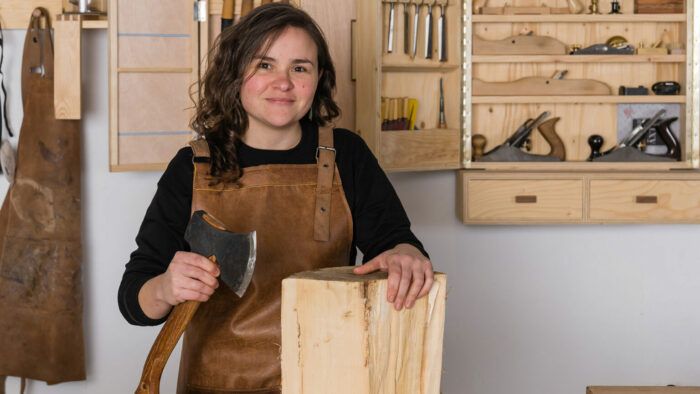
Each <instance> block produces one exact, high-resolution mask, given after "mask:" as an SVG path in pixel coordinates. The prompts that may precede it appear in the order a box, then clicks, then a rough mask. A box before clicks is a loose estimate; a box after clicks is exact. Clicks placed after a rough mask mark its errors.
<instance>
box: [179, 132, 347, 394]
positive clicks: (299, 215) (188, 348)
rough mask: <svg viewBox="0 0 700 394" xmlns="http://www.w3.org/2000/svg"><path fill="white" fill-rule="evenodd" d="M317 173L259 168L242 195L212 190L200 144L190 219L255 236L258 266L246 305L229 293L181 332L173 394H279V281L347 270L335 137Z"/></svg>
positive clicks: (324, 146)
mask: <svg viewBox="0 0 700 394" xmlns="http://www.w3.org/2000/svg"><path fill="white" fill-rule="evenodd" d="M319 145H320V146H319V149H318V156H319V160H318V164H293V165H292V164H290V165H286V164H285V165H277V164H275V165H261V166H256V167H249V168H246V169H245V170H244V171H243V176H242V177H241V179H240V180H239V184H238V185H222V184H218V185H216V186H211V185H210V179H209V176H208V173H209V163H208V162H207V161H208V160H206V159H207V158H208V157H209V149H208V147H207V144H206V141H204V140H199V141H195V142H193V143H192V148H193V150H194V156H195V159H194V161H195V174H194V190H193V196H192V211H193V212H194V211H196V210H200V209H203V210H205V211H207V212H208V213H210V214H212V215H213V216H214V217H216V218H217V219H219V220H220V221H222V222H223V223H224V224H225V225H226V227H227V229H229V230H230V231H234V232H249V231H253V230H255V231H257V245H258V246H257V258H256V267H255V272H254V273H253V278H252V281H251V283H250V285H249V287H248V290H247V291H246V293H245V295H244V296H243V298H238V296H236V295H235V294H234V293H233V292H232V291H231V290H230V289H229V288H228V287H226V286H225V285H222V286H220V287H219V288H218V289H217V290H216V292H215V293H214V295H213V296H212V297H211V298H210V299H209V301H207V302H206V303H204V304H202V305H201V306H200V307H199V310H198V311H197V314H196V315H195V316H194V318H193V319H192V321H191V323H190V325H189V326H188V328H187V331H186V332H185V338H184V342H183V349H182V358H181V363H180V376H179V382H178V392H179V393H200V394H203V393H256V394H263V393H279V392H280V387H281V382H280V379H281V368H280V349H281V331H280V313H281V312H280V311H281V309H280V302H281V296H282V279H284V278H286V277H288V276H290V275H291V274H294V273H297V272H300V271H306V270H313V269H318V268H324V267H331V266H342V265H347V264H348V261H349V258H350V248H351V245H352V216H351V213H350V208H349V206H348V203H347V201H346V200H345V193H344V191H343V187H342V184H341V182H340V175H339V173H338V170H337V168H336V166H335V151H334V150H333V132H332V130H330V129H322V130H321V131H320V132H319Z"/></svg>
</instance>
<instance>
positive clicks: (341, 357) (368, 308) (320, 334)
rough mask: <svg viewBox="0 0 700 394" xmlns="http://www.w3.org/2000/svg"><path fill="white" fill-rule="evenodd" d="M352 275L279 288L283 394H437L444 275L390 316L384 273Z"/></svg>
mask: <svg viewBox="0 0 700 394" xmlns="http://www.w3.org/2000/svg"><path fill="white" fill-rule="evenodd" d="M351 269H352V267H338V268H328V269H323V270H319V271H312V272H304V273H300V274H296V275H293V276H292V277H290V278H287V279H285V280H284V281H282V393H283V394H316V393H336V394H343V393H348V394H351V393H352V394H369V393H372V394H373V393H415V394H438V393H439V392H440V378H441V373H442V337H443V328H444V320H445V298H446V297H445V294H446V278H445V275H444V274H441V273H436V274H435V283H434V285H433V287H432V289H431V291H430V293H429V294H428V295H427V296H426V297H423V298H421V299H419V300H417V301H416V304H415V305H414V307H413V308H411V309H404V310H402V311H398V312H397V311H396V310H395V309H394V308H393V305H392V304H390V303H388V302H387V301H386V293H387V280H386V276H387V275H386V273H373V274H370V275H364V276H358V275H355V274H353V273H352V271H351Z"/></svg>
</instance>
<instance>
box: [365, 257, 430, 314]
mask: <svg viewBox="0 0 700 394" xmlns="http://www.w3.org/2000/svg"><path fill="white" fill-rule="evenodd" d="M377 270H381V271H384V272H388V273H389V278H388V291H387V294H386V299H387V301H388V302H391V303H393V304H394V309H396V310H397V311H399V310H401V308H403V307H406V308H409V309H410V308H412V307H413V305H414V304H415V302H416V299H417V298H421V297H423V296H424V295H426V294H428V292H429V291H430V287H431V286H432V285H433V264H432V263H431V262H430V260H428V258H427V257H425V256H423V254H422V253H421V252H420V251H419V250H418V249H417V248H416V247H415V246H413V245H410V244H398V245H396V246H395V247H394V248H393V249H389V250H387V251H386V252H384V253H382V254H380V255H378V256H377V257H375V258H373V259H372V260H370V261H368V262H366V263H365V264H363V265H361V266H359V267H357V268H355V269H354V270H353V272H354V273H355V274H357V275H364V274H369V273H371V272H374V271H377Z"/></svg>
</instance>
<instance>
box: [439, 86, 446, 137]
mask: <svg viewBox="0 0 700 394" xmlns="http://www.w3.org/2000/svg"><path fill="white" fill-rule="evenodd" d="M438 128H439V129H446V128H447V121H446V120H445V92H444V91H443V90H442V78H440V112H439V117H438Z"/></svg>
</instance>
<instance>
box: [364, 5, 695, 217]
mask: <svg viewBox="0 0 700 394" xmlns="http://www.w3.org/2000/svg"><path fill="white" fill-rule="evenodd" d="M577 1H578V0H577ZM429 2H430V1H429ZM392 3H393V4H392ZM408 3H409V5H410V4H412V3H413V2H412V1H410V0H409V1H408ZM416 3H422V4H423V5H422V6H420V7H418V9H419V13H420V17H419V19H418V20H419V21H421V22H420V25H422V24H423V23H422V20H423V18H424V17H425V15H426V13H427V12H428V8H427V7H426V6H425V3H426V2H421V1H416ZM430 3H433V2H430ZM475 3H481V4H480V6H481V7H484V6H486V5H485V4H483V3H488V5H487V6H488V7H489V8H488V11H489V12H498V11H499V8H502V9H503V10H502V12H505V9H506V8H508V10H507V11H508V12H515V14H496V15H493V14H475V13H474V11H475V10H473V9H472V4H473V3H472V2H459V1H450V2H449V3H448V6H447V10H448V19H447V26H448V32H449V34H448V37H449V38H450V39H451V41H448V46H449V48H450V49H449V50H448V61H447V62H437V61H435V60H434V59H435V58H434V57H433V59H432V60H426V59H424V58H423V57H422V56H421V58H419V59H412V58H411V57H410V56H406V55H405V54H404V53H403V52H402V43H401V39H402V37H403V34H402V29H403V27H402V24H403V23H404V22H403V20H404V18H403V15H402V7H403V1H401V0H397V1H391V2H389V1H388V0H387V1H385V2H381V1H379V0H376V1H362V2H358V3H357V6H358V31H360V32H362V34H363V35H362V36H361V37H362V38H361V39H360V40H358V43H359V42H361V43H362V45H361V46H359V55H358V57H359V58H361V59H362V62H358V64H357V82H358V85H357V108H358V111H357V114H358V117H357V125H358V129H359V130H360V131H361V133H362V135H363V137H364V138H365V139H366V140H367V142H368V144H369V145H370V147H371V148H372V149H373V150H374V152H375V154H376V155H377V156H378V157H379V159H380V163H381V164H382V166H383V167H384V168H385V169H386V170H389V171H404V170H411V171H414V170H435V169H451V168H460V169H461V170H460V171H459V172H458V187H457V189H458V199H457V200H458V201H457V205H458V207H457V209H458V216H459V217H460V219H461V220H463V221H464V223H468V224H503V223H607V222H623V223H630V222H700V173H699V172H698V167H699V166H700V134H699V133H700V117H699V115H700V108H699V107H698V99H699V98H700V86H699V85H698V82H699V79H698V73H700V69H699V68H698V66H697V56H698V48H699V37H700V33H699V32H698V31H697V29H696V26H695V21H697V20H700V18H699V16H700V13H699V12H698V10H697V9H696V7H695V4H694V1H693V0H687V1H686V3H685V7H684V12H683V13H676V14H634V13H633V10H634V0H621V1H619V4H620V5H621V11H622V14H608V12H610V11H611V2H610V1H609V0H601V1H599V2H598V6H599V11H600V12H601V14H586V13H585V12H586V11H588V9H587V10H586V11H584V13H581V14H572V13H568V14H551V13H550V14H546V13H545V12H542V11H543V8H548V9H547V10H544V11H551V12H558V13H561V12H567V7H569V5H570V3H571V1H564V0H544V1H542V0H514V1H513V0H509V1H506V0H490V1H488V2H485V1H479V2H475ZM506 3H507V4H506ZM582 5H583V6H585V7H589V6H590V4H589V2H588V1H584V2H583V4H582ZM392 7H393V8H394V20H393V23H394V29H396V30H395V32H398V33H394V39H397V40H398V42H397V43H395V44H394V48H392V49H393V51H392V52H391V53H388V52H387V39H388V33H387V32H388V30H389V26H390V25H391V23H390V22H391V19H392V18H391V17H390V14H391V12H390V10H391V8H392ZM436 8H438V7H436V6H433V8H432V12H433V18H436V17H437V15H438V12H437V11H436ZM397 10H398V12H397ZM519 11H523V12H526V13H530V14H524V15H523V14H518V12H519ZM532 13H538V14H532ZM397 15H399V17H397ZM412 15H413V7H412V6H411V7H409V20H411V21H412V18H411V17H412ZM421 29H422V27H420V26H419V31H420V30H421ZM523 31H529V32H532V33H533V34H534V35H537V36H548V37H552V38H554V39H556V40H559V41H561V42H564V43H566V44H567V45H574V44H578V45H579V46H582V47H585V46H587V45H591V44H595V43H600V42H603V43H604V42H606V40H607V39H609V38H611V37H613V36H624V37H625V38H626V39H627V40H628V41H629V43H631V44H634V46H639V43H646V45H647V46H649V45H650V44H652V43H655V42H657V40H659V37H665V39H666V40H668V41H669V42H672V43H676V44H680V48H681V50H680V51H678V50H676V51H674V52H673V53H669V54H653V53H652V54H643V55H639V54H633V55H576V56H574V55H570V54H569V53H561V54H556V55H555V54H539V55H514V54H512V53H506V52H504V53H498V54H489V55H482V54H475V53H473V46H474V41H475V40H476V39H477V38H481V39H486V40H494V41H495V40H502V39H504V38H507V37H512V36H517V35H519V34H522V33H523ZM435 43H436V42H435V41H434V42H433V44H435ZM422 45H423V43H421V40H420V39H419V41H418V46H419V48H421V46H422ZM452 45H456V46H457V48H456V49H453V47H452ZM676 47H678V45H676ZM396 48H398V51H397V50H396ZM433 48H435V45H433ZM455 50H459V51H460V52H461V57H459V56H453V54H455ZM419 52H420V49H419ZM652 52H653V51H652ZM562 69H565V70H567V71H568V76H567V78H572V79H573V78H576V79H594V80H597V81H602V82H604V83H605V84H607V85H609V86H610V87H611V88H612V91H613V93H612V94H609V95H580V94H578V95H577V94H569V95H546V94H532V95H528V94H522V93H518V94H514V95H507V96H506V95H479V96H476V95H474V94H473V93H474V92H473V91H472V85H473V82H474V80H476V79H479V80H483V81H491V82H504V81H515V80H518V79H520V78H526V77H537V76H540V77H541V76H550V75H552V74H554V73H555V72H556V71H557V70H562ZM439 78H443V80H444V81H447V83H446V84H445V92H444V95H445V97H444V102H445V109H446V116H447V119H448V121H447V125H448V127H449V128H448V129H437V128H435V125H436V124H437V117H438V114H439V112H438V102H439V100H438V95H439V93H438V84H437V81H438V80H439ZM664 80H673V81H678V82H679V83H680V86H681V91H680V94H678V95H670V96H657V95H654V94H653V93H652V94H651V95H647V96H620V95H618V94H617V89H618V87H619V86H625V85H627V86H630V85H631V86H637V85H645V86H647V87H651V86H652V85H653V83H655V82H657V81H664ZM382 96H394V97H402V96H410V97H418V99H419V102H420V105H421V107H422V110H423V111H424V112H422V113H420V112H419V116H418V118H419V119H418V120H417V123H420V122H421V120H422V121H423V122H424V123H425V126H426V127H424V128H421V130H405V131H381V127H380V125H381V123H380V118H381V108H380V97H382ZM455 103H456V104H455ZM624 104H664V105H666V104H668V105H670V104H675V105H677V106H679V107H680V111H679V112H680V119H679V124H680V136H679V137H680V138H679V139H680V144H681V150H682V154H681V160H680V161H673V162H644V163H643V162H621V163H620V162H618V163H599V162H589V161H586V159H587V158H588V157H589V155H590V147H589V145H588V137H589V136H590V135H591V134H600V135H602V136H603V137H604V139H605V141H606V144H605V145H604V146H603V151H605V150H606V149H608V148H611V147H612V146H614V145H615V144H616V141H618V140H619V138H618V130H617V129H618V105H624ZM457 111H459V113H458V114H456V112H457ZM543 111H549V112H550V113H551V114H552V116H553V117H559V118H560V121H559V122H558V123H557V124H556V131H557V133H558V134H559V135H560V137H561V139H562V141H563V144H564V146H565V148H566V161H563V162H547V163H539V162H538V163H531V162H482V161H474V160H472V136H474V135H476V134H480V135H483V136H484V137H485V138H486V140H487V141H488V145H487V146H486V150H487V151H488V150H489V149H492V148H494V147H495V146H497V145H499V144H501V143H503V142H504V141H505V140H506V139H507V138H508V137H509V136H510V135H511V134H512V133H513V132H514V131H515V130H516V129H517V128H518V126H519V125H520V124H522V123H523V122H524V121H525V120H526V119H528V118H535V117H537V115H538V114H540V113H541V112H543ZM360 114H362V116H360ZM368 114H369V115H368ZM455 121H458V122H459V123H457V125H456V124H455ZM548 149H549V146H548V144H547V143H546V142H545V140H544V139H543V138H542V136H541V135H540V134H539V133H537V132H536V131H535V132H533V133H532V135H531V151H530V152H529V153H532V154H542V155H546V154H547V152H548Z"/></svg>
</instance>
